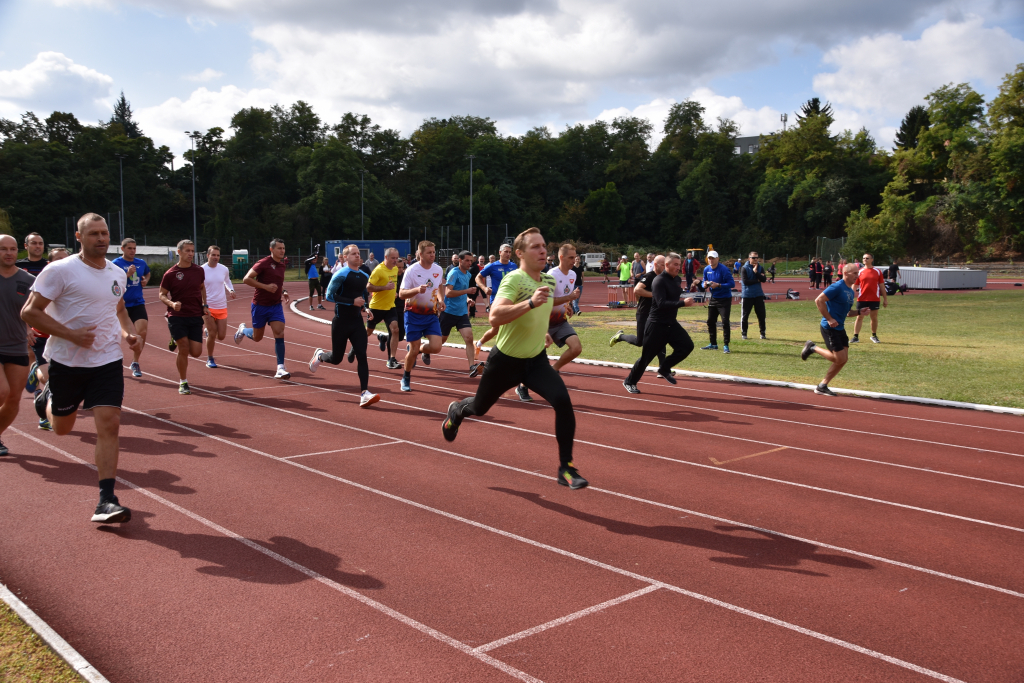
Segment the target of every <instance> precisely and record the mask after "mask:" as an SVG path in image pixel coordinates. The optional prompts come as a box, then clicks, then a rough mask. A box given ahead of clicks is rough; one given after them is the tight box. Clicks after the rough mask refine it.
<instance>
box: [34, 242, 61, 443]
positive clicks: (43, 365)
mask: <svg viewBox="0 0 1024 683" xmlns="http://www.w3.org/2000/svg"><path fill="white" fill-rule="evenodd" d="M67 257H68V250H67V249H65V248H64V247H54V248H53V249H51V250H50V257H49V260H48V263H53V262H55V261H60V260H61V259H65V258H67ZM32 334H33V336H34V337H35V339H34V341H32V342H31V345H30V349H31V353H33V354H35V360H34V361H33V362H32V365H31V366H29V369H28V381H26V382H25V390H26V391H28V392H29V393H30V394H32V395H33V396H35V395H37V394H38V393H39V392H40V389H39V387H42V386H45V385H46V383H47V382H49V381H50V371H49V369H48V366H49V363H48V362H47V360H46V342H47V340H49V338H50V335H48V334H43V333H42V332H40V331H39V330H35V329H33V330H32ZM39 428H40V429H44V430H46V431H50V430H51V427H50V422H49V420H47V419H46V418H45V417H41V418H39Z"/></svg>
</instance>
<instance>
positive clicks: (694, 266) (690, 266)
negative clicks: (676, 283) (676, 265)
mask: <svg viewBox="0 0 1024 683" xmlns="http://www.w3.org/2000/svg"><path fill="white" fill-rule="evenodd" d="M698 270H700V261H699V260H697V259H696V258H694V257H693V252H692V251H688V252H686V261H685V262H684V263H683V275H685V276H686V291H690V289H691V288H692V287H693V279H694V278H695V277H697V271H698Z"/></svg>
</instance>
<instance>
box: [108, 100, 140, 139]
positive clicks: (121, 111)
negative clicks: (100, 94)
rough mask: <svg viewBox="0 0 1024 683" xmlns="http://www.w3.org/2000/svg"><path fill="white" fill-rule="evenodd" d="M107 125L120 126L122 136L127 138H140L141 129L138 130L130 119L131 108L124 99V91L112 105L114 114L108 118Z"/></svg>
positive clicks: (133, 120)
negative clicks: (122, 131)
mask: <svg viewBox="0 0 1024 683" xmlns="http://www.w3.org/2000/svg"><path fill="white" fill-rule="evenodd" d="M107 123H108V124H114V123H117V124H120V125H121V128H123V129H124V134H125V135H127V136H128V137H129V138H133V139H134V138H139V137H142V129H141V128H139V124H137V123H136V122H135V119H133V118H132V106H131V104H129V102H128V100H127V99H125V96H124V90H122V91H121V97H119V98H118V100H117V102H115V103H114V113H113V114H112V115H111V117H110V121H108V122H107Z"/></svg>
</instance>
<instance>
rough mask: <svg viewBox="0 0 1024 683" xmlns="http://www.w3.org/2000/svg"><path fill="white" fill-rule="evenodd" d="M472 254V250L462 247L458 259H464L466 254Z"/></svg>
mask: <svg viewBox="0 0 1024 683" xmlns="http://www.w3.org/2000/svg"><path fill="white" fill-rule="evenodd" d="M472 255H473V252H471V251H469V250H468V249H463V250H462V251H460V252H459V258H460V259H464V258H466V257H467V256H472Z"/></svg>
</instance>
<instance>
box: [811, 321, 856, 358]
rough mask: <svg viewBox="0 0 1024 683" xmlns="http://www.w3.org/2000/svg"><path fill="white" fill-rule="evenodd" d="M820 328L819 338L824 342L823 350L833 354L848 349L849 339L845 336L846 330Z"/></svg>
mask: <svg viewBox="0 0 1024 683" xmlns="http://www.w3.org/2000/svg"><path fill="white" fill-rule="evenodd" d="M818 327H821V338H822V339H824V340H825V348H827V349H828V350H829V351H832V352H833V353H835V352H837V351H842V350H843V349H846V348H849V346H850V337H849V336H847V334H846V330H837V329H834V328H831V327H823V326H821V325H819V326H818Z"/></svg>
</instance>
